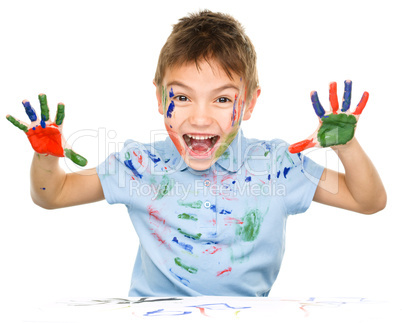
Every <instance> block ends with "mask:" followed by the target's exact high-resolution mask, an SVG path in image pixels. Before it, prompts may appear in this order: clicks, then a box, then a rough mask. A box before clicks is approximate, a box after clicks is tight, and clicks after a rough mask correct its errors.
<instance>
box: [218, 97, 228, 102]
mask: <svg viewBox="0 0 402 323" xmlns="http://www.w3.org/2000/svg"><path fill="white" fill-rule="evenodd" d="M216 102H218V103H227V102H230V99H228V98H224V97H222V98H219V99H217V100H216Z"/></svg>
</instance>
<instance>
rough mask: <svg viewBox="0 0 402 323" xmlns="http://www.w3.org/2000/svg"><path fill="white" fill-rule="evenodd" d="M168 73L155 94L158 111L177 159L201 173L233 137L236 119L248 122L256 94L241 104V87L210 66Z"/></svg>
mask: <svg viewBox="0 0 402 323" xmlns="http://www.w3.org/2000/svg"><path fill="white" fill-rule="evenodd" d="M199 67H200V69H197V67H196V65H195V64H194V63H191V64H185V65H182V66H180V67H176V68H170V69H168V70H167V71H166V74H165V77H164V79H163V84H162V90H161V91H160V90H159V89H158V88H157V90H156V93H157V98H158V106H159V112H160V113H161V114H162V115H163V116H164V119H165V127H166V129H167V131H168V133H169V136H170V138H171V139H172V141H173V143H174V144H175V146H176V148H177V150H178V151H179V153H180V155H181V156H182V158H183V159H184V161H185V162H186V164H187V165H189V166H190V167H191V168H193V169H195V170H205V169H208V168H209V167H211V165H212V164H213V163H215V161H216V160H217V159H218V158H219V157H220V156H221V155H222V154H223V153H224V152H225V150H226V148H227V147H228V146H229V145H230V143H231V142H232V141H233V139H234V138H235V137H236V135H237V133H238V131H239V128H240V124H241V121H242V119H244V120H248V119H249V118H250V117H251V112H252V110H253V108H254V106H255V103H256V101H257V97H258V96H259V94H260V89H257V90H256V91H255V93H254V94H253V97H252V99H251V101H250V102H249V103H248V104H246V88H245V84H244V81H243V80H242V78H241V77H240V76H238V75H236V74H234V73H232V75H233V79H230V78H229V77H228V76H227V74H226V73H225V72H224V70H223V69H222V68H221V67H220V66H219V65H218V64H216V63H215V62H214V60H210V62H209V63H208V62H206V61H203V62H200V64H199Z"/></svg>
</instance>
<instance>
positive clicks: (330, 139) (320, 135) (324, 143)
mask: <svg viewBox="0 0 402 323" xmlns="http://www.w3.org/2000/svg"><path fill="white" fill-rule="evenodd" d="M310 96H311V102H312V104H313V108H314V111H315V113H316V115H317V116H318V118H319V126H318V128H317V130H316V131H315V132H314V133H313V134H312V135H311V136H309V137H308V138H307V139H306V140H303V141H300V142H297V143H295V144H293V145H290V146H289V148H288V150H289V152H290V153H293V154H294V153H299V152H301V151H303V150H305V149H307V148H312V147H331V146H336V145H344V144H346V143H348V142H349V141H350V140H352V139H353V137H354V133H355V128H356V124H357V121H358V118H359V116H360V114H361V113H362V111H363V109H364V107H365V106H366V103H367V100H368V97H369V94H368V92H364V94H363V96H362V99H361V100H360V102H359V104H358V105H357V107H356V109H355V111H354V112H353V113H350V111H349V109H350V102H351V96H352V81H350V80H347V81H345V90H344V96H343V102H342V108H341V110H339V103H338V96H337V86H336V83H335V82H332V83H330V85H329V101H330V105H331V112H332V113H329V114H327V113H326V112H325V110H324V108H323V107H322V105H321V103H320V101H319V99H318V95H317V92H316V91H313V92H311V95H310Z"/></svg>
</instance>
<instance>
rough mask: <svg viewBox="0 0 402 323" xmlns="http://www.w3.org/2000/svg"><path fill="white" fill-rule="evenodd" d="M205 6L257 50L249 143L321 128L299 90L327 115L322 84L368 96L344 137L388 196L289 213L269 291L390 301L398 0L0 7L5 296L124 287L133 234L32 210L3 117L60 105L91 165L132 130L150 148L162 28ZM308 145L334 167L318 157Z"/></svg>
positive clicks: (15, 136)
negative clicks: (350, 134)
mask: <svg viewBox="0 0 402 323" xmlns="http://www.w3.org/2000/svg"><path fill="white" fill-rule="evenodd" d="M201 3H202V5H201ZM262 4H264V5H262ZM205 8H207V9H210V10H213V11H221V12H226V13H229V14H232V15H233V16H234V17H235V18H236V19H238V20H239V21H240V22H241V23H242V24H243V25H244V26H245V28H246V32H247V34H248V35H249V37H250V38H251V40H252V41H253V43H254V45H255V47H256V51H257V54H258V68H259V77H260V85H261V87H262V94H261V96H260V99H259V102H258V103H257V107H256V109H255V111H254V114H253V117H252V118H251V120H249V121H247V122H244V123H243V129H244V132H245V135H246V136H248V137H255V138H260V139H272V138H282V139H284V140H286V141H288V142H290V143H292V142H296V141H299V140H302V139H304V138H305V137H307V136H308V135H309V134H310V133H311V132H313V131H314V130H315V128H316V123H317V120H316V116H315V114H314V111H313V109H312V107H311V102H310V98H309V93H310V91H311V90H317V91H318V94H319V96H320V98H321V102H322V104H323V105H324V107H325V108H328V106H329V104H328V101H327V98H328V83H329V82H330V81H336V82H338V88H339V93H338V96H339V97H340V98H341V97H342V92H343V81H344V80H345V79H351V80H352V81H353V97H352V106H355V105H356V104H357V103H358V101H359V100H360V97H361V95H362V93H363V91H365V90H367V91H368V92H369V93H370V99H369V102H368V105H367V107H366V109H365V111H364V113H363V115H362V117H361V118H360V121H359V125H358V128H357V131H356V136H357V138H358V139H359V142H360V143H361V145H362V146H363V148H364V149H365V151H366V152H367V154H368V155H369V156H370V158H371V159H372V161H373V162H374V164H375V165H376V167H377V169H378V171H379V173H380V175H381V177H382V179H383V182H384V184H385V186H386V189H387V193H388V205H387V207H386V209H385V210H383V211H381V212H379V213H377V214H375V215H362V214H356V213H353V212H349V211H345V210H341V209H336V208H331V207H328V206H324V205H319V204H317V203H313V204H312V206H311V207H310V209H309V210H308V211H307V212H306V213H304V214H300V215H296V216H292V217H290V218H289V221H288V228H287V250H286V253H285V258H284V261H283V265H282V269H281V272H280V274H279V277H278V280H277V282H276V283H275V285H274V287H273V289H272V292H271V294H270V295H271V296H273V297H277V296H283V297H298V296H302V297H303V296H306V297H309V296H348V297H354V296H356V297H368V298H375V299H395V297H399V291H400V290H401V287H402V286H401V285H402V284H401V278H400V273H401V272H402V261H401V251H400V249H401V246H402V238H401V236H402V235H401V233H400V231H401V224H402V221H401V219H400V213H401V212H400V211H398V209H399V207H398V206H399V205H398V204H399V203H400V202H401V200H400V198H399V195H400V193H401V189H400V181H401V176H400V171H399V170H398V169H399V166H398V164H399V163H400V161H399V158H400V149H399V148H400V147H399V144H400V139H399V137H398V136H399V134H400V126H399V125H400V122H399V120H398V117H399V116H400V114H399V110H400V109H401V108H402V107H401V100H400V93H401V92H400V91H401V85H402V84H401V79H400V76H401V72H402V68H401V66H402V63H401V60H402V50H401V48H402V47H401V32H402V23H401V18H400V13H401V9H400V6H399V4H398V1H387V0H385V1H384V0H383V1H370V0H366V1H353V0H348V1H264V2H263V1H253V0H248V1H217V0H214V1H202V2H201V1H189V0H186V1H173V0H172V1H118V0H115V1H100V0H98V1H83V0H81V1H72V0H70V1H8V2H6V1H3V2H2V3H1V5H0V37H1V39H0V40H1V41H0V44H1V45H0V46H1V50H0V55H1V59H0V82H1V84H0V86H1V87H0V91H1V101H0V112H1V115H2V116H3V117H2V118H1V119H0V132H1V134H0V138H1V152H0V153H1V158H0V163H1V165H0V169H1V171H2V175H1V183H2V185H1V197H0V198H1V206H0V214H1V216H0V221H1V222H0V248H1V249H0V250H1V266H0V271H1V274H0V287H1V288H0V293H1V297H4V298H5V299H8V300H14V301H15V300H21V299H24V300H29V299H30V298H35V299H42V298H43V299H55V300H56V299H58V298H64V297H81V296H95V297H125V296H127V293H128V289H129V284H130V277H131V271H132V267H133V264H134V259H135V255H136V251H137V246H138V240H137V237H136V234H135V231H134V229H133V227H132V225H131V222H130V220H129V217H128V216H127V212H126V209H125V207H124V206H122V205H118V206H110V205H108V204H107V203H106V202H105V201H102V202H99V203H95V204H91V205H85V206H79V207H71V208H66V209H60V210H53V211H47V210H44V209H41V208H40V207H38V206H36V205H34V204H33V203H32V201H31V198H30V194H29V185H30V184H29V171H30V162H31V159H32V156H33V153H32V149H31V147H30V145H29V142H28V141H27V139H26V138H25V136H24V134H23V133H22V132H20V131H19V130H18V129H16V128H14V127H13V126H12V125H11V124H10V123H9V122H8V121H7V120H6V119H5V115H6V114H7V113H9V114H12V115H14V116H15V117H16V118H20V119H22V120H25V121H28V117H27V116H26V115H25V113H24V109H23V107H22V105H21V103H20V102H21V101H22V100H23V99H28V100H30V101H31V103H32V105H33V106H34V107H35V108H36V109H37V111H38V110H39V104H38V101H37V95H38V94H39V93H41V92H43V93H46V94H47V96H48V102H49V106H50V108H51V115H54V113H55V109H56V106H57V103H58V102H59V101H63V102H64V103H65V104H66V119H65V125H64V134H65V136H66V138H69V137H70V140H71V141H72V142H71V141H70V143H71V144H73V148H74V149H75V150H76V151H77V152H80V153H82V154H83V155H84V156H85V157H86V158H87V159H88V160H89V165H88V167H87V168H90V167H95V166H96V165H97V164H98V163H100V162H102V161H103V160H104V158H105V157H106V155H107V154H109V153H112V152H114V151H115V150H117V149H118V146H119V145H120V144H121V143H123V142H124V141H125V140H126V139H128V138H133V139H136V140H139V141H148V140H149V133H150V131H151V130H158V129H164V127H163V118H162V116H161V115H159V114H158V112H157V104H156V98H155V88H154V86H153V84H152V80H153V76H154V72H155V68H156V63H157V59H158V56H159V51H160V49H161V47H162V46H163V44H164V42H165V40H166V38H167V36H168V35H169V33H170V32H171V25H172V24H174V23H176V22H177V20H178V19H179V18H180V17H182V16H185V15H187V13H189V12H194V11H197V10H198V9H205ZM398 129H399V130H398ZM97 133H99V134H100V136H98V137H94V135H96V134H97ZM77 134H79V135H80V136H77ZM102 134H103V135H105V134H106V137H104V138H102ZM307 154H308V155H309V156H311V157H312V158H313V159H314V160H316V161H318V162H320V163H323V164H325V165H326V166H328V167H332V168H335V169H338V168H339V169H340V170H342V167H341V165H339V163H338V162H337V159H336V158H335V157H334V154H333V153H331V151H329V150H322V151H313V152H307ZM60 164H61V166H62V167H63V168H64V169H66V171H76V170H77V169H78V168H77V167H75V166H74V165H73V164H72V163H71V162H69V161H64V160H61V162H60ZM398 198H399V202H398Z"/></svg>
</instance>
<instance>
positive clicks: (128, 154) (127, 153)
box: [124, 151, 131, 160]
mask: <svg viewBox="0 0 402 323" xmlns="http://www.w3.org/2000/svg"><path fill="white" fill-rule="evenodd" d="M124 158H125V159H126V160H129V159H130V158H131V157H130V153H129V152H128V151H127V152H126V153H125V154H124Z"/></svg>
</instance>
